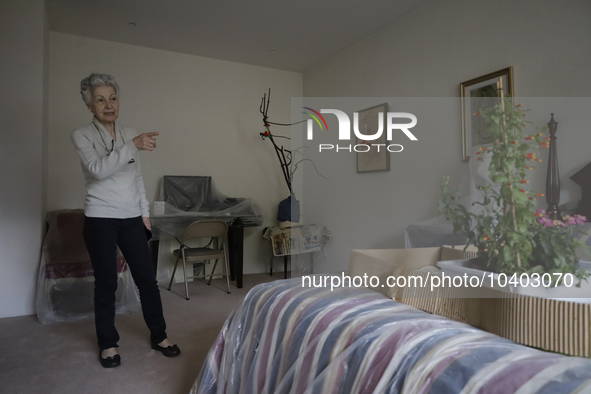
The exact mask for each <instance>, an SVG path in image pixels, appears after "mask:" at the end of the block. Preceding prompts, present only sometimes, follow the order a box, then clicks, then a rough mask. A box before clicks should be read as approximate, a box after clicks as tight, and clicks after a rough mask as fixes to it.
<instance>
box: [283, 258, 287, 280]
mask: <svg viewBox="0 0 591 394" xmlns="http://www.w3.org/2000/svg"><path fill="white" fill-rule="evenodd" d="M283 279H287V255H285V256H283Z"/></svg>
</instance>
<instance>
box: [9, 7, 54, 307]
mask: <svg viewBox="0 0 591 394" xmlns="http://www.w3.org/2000/svg"><path fill="white" fill-rule="evenodd" d="M47 33H48V32H47V23H46V17H45V10H44V2H43V1H42V0H26V1H23V0H8V1H3V2H2V3H1V4H0V58H2V61H1V62H0V92H2V94H1V95H0V185H1V186H0V267H2V273H1V275H0V317H8V316H18V315H28V314H33V313H35V308H34V297H35V283H36V279H37V267H38V264H39V252H40V250H41V241H42V236H43V231H44V220H43V218H44V195H45V189H44V184H45V183H44V169H43V168H44V164H45V154H44V141H45V134H46V122H45V111H44V109H45V108H44V89H43V87H44V74H45V70H46V61H45V53H46V52H45V48H44V44H45V36H46V35H47Z"/></svg>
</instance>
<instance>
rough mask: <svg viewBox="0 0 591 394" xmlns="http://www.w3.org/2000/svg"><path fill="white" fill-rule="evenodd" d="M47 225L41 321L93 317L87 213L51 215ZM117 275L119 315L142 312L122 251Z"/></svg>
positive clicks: (39, 297) (40, 289) (40, 287)
mask: <svg viewBox="0 0 591 394" xmlns="http://www.w3.org/2000/svg"><path fill="white" fill-rule="evenodd" d="M47 225H48V227H47V234H46V235H45V240H44V241H43V247H42V251H41V265H40V267H39V276H38V280H37V318H38V319H39V321H40V322H41V323H44V324H46V323H58V322H66V321H75V320H81V319H84V318H86V317H89V316H93V315H94V301H93V299H94V271H93V269H92V265H91V263H90V257H89V256H88V251H87V250H86V246H85V245H84V239H83V237H82V229H83V226H84V211H83V210H81V209H77V210H61V211H52V212H49V213H48V214H47ZM117 272H118V276H119V281H118V285H117V293H116V303H115V307H116V311H117V313H129V312H139V311H140V310H141V307H140V301H139V296H138V293H137V289H136V286H135V283H134V282H133V279H132V277H131V272H130V271H129V267H128V266H127V263H126V261H125V259H124V258H123V256H122V255H121V252H118V257H117Z"/></svg>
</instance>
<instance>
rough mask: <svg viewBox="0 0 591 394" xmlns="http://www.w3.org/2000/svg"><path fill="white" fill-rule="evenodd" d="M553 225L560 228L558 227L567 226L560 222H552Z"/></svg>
mask: <svg viewBox="0 0 591 394" xmlns="http://www.w3.org/2000/svg"><path fill="white" fill-rule="evenodd" d="M552 225H553V226H556V227H558V226H564V225H565V224H564V223H562V222H561V221H560V220H552Z"/></svg>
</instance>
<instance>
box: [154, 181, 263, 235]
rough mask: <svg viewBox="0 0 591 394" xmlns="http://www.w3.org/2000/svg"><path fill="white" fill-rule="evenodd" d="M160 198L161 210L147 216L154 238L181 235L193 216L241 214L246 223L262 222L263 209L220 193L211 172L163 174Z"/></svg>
mask: <svg viewBox="0 0 591 394" xmlns="http://www.w3.org/2000/svg"><path fill="white" fill-rule="evenodd" d="M161 200H163V201H164V214H161V213H155V214H154V215H152V217H151V218H150V221H151V223H152V226H153V239H155V240H157V239H168V238H173V237H177V238H180V237H182V235H183V231H184V230H185V228H187V226H188V225H189V224H191V223H192V222H194V221H196V220H208V219H209V220H211V219H221V220H225V221H227V222H232V221H233V220H234V219H236V218H237V217H240V218H241V219H242V221H243V222H244V225H245V226H247V227H248V226H260V225H261V224H262V223H263V213H262V212H263V211H262V210H261V209H260V207H259V206H258V205H257V203H256V202H255V201H254V200H252V199H250V198H235V197H227V196H225V195H223V194H222V193H221V192H219V191H218V190H217V189H216V187H215V185H214V184H213V182H212V178H211V177H210V176H164V177H163V181H162V193H161Z"/></svg>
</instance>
